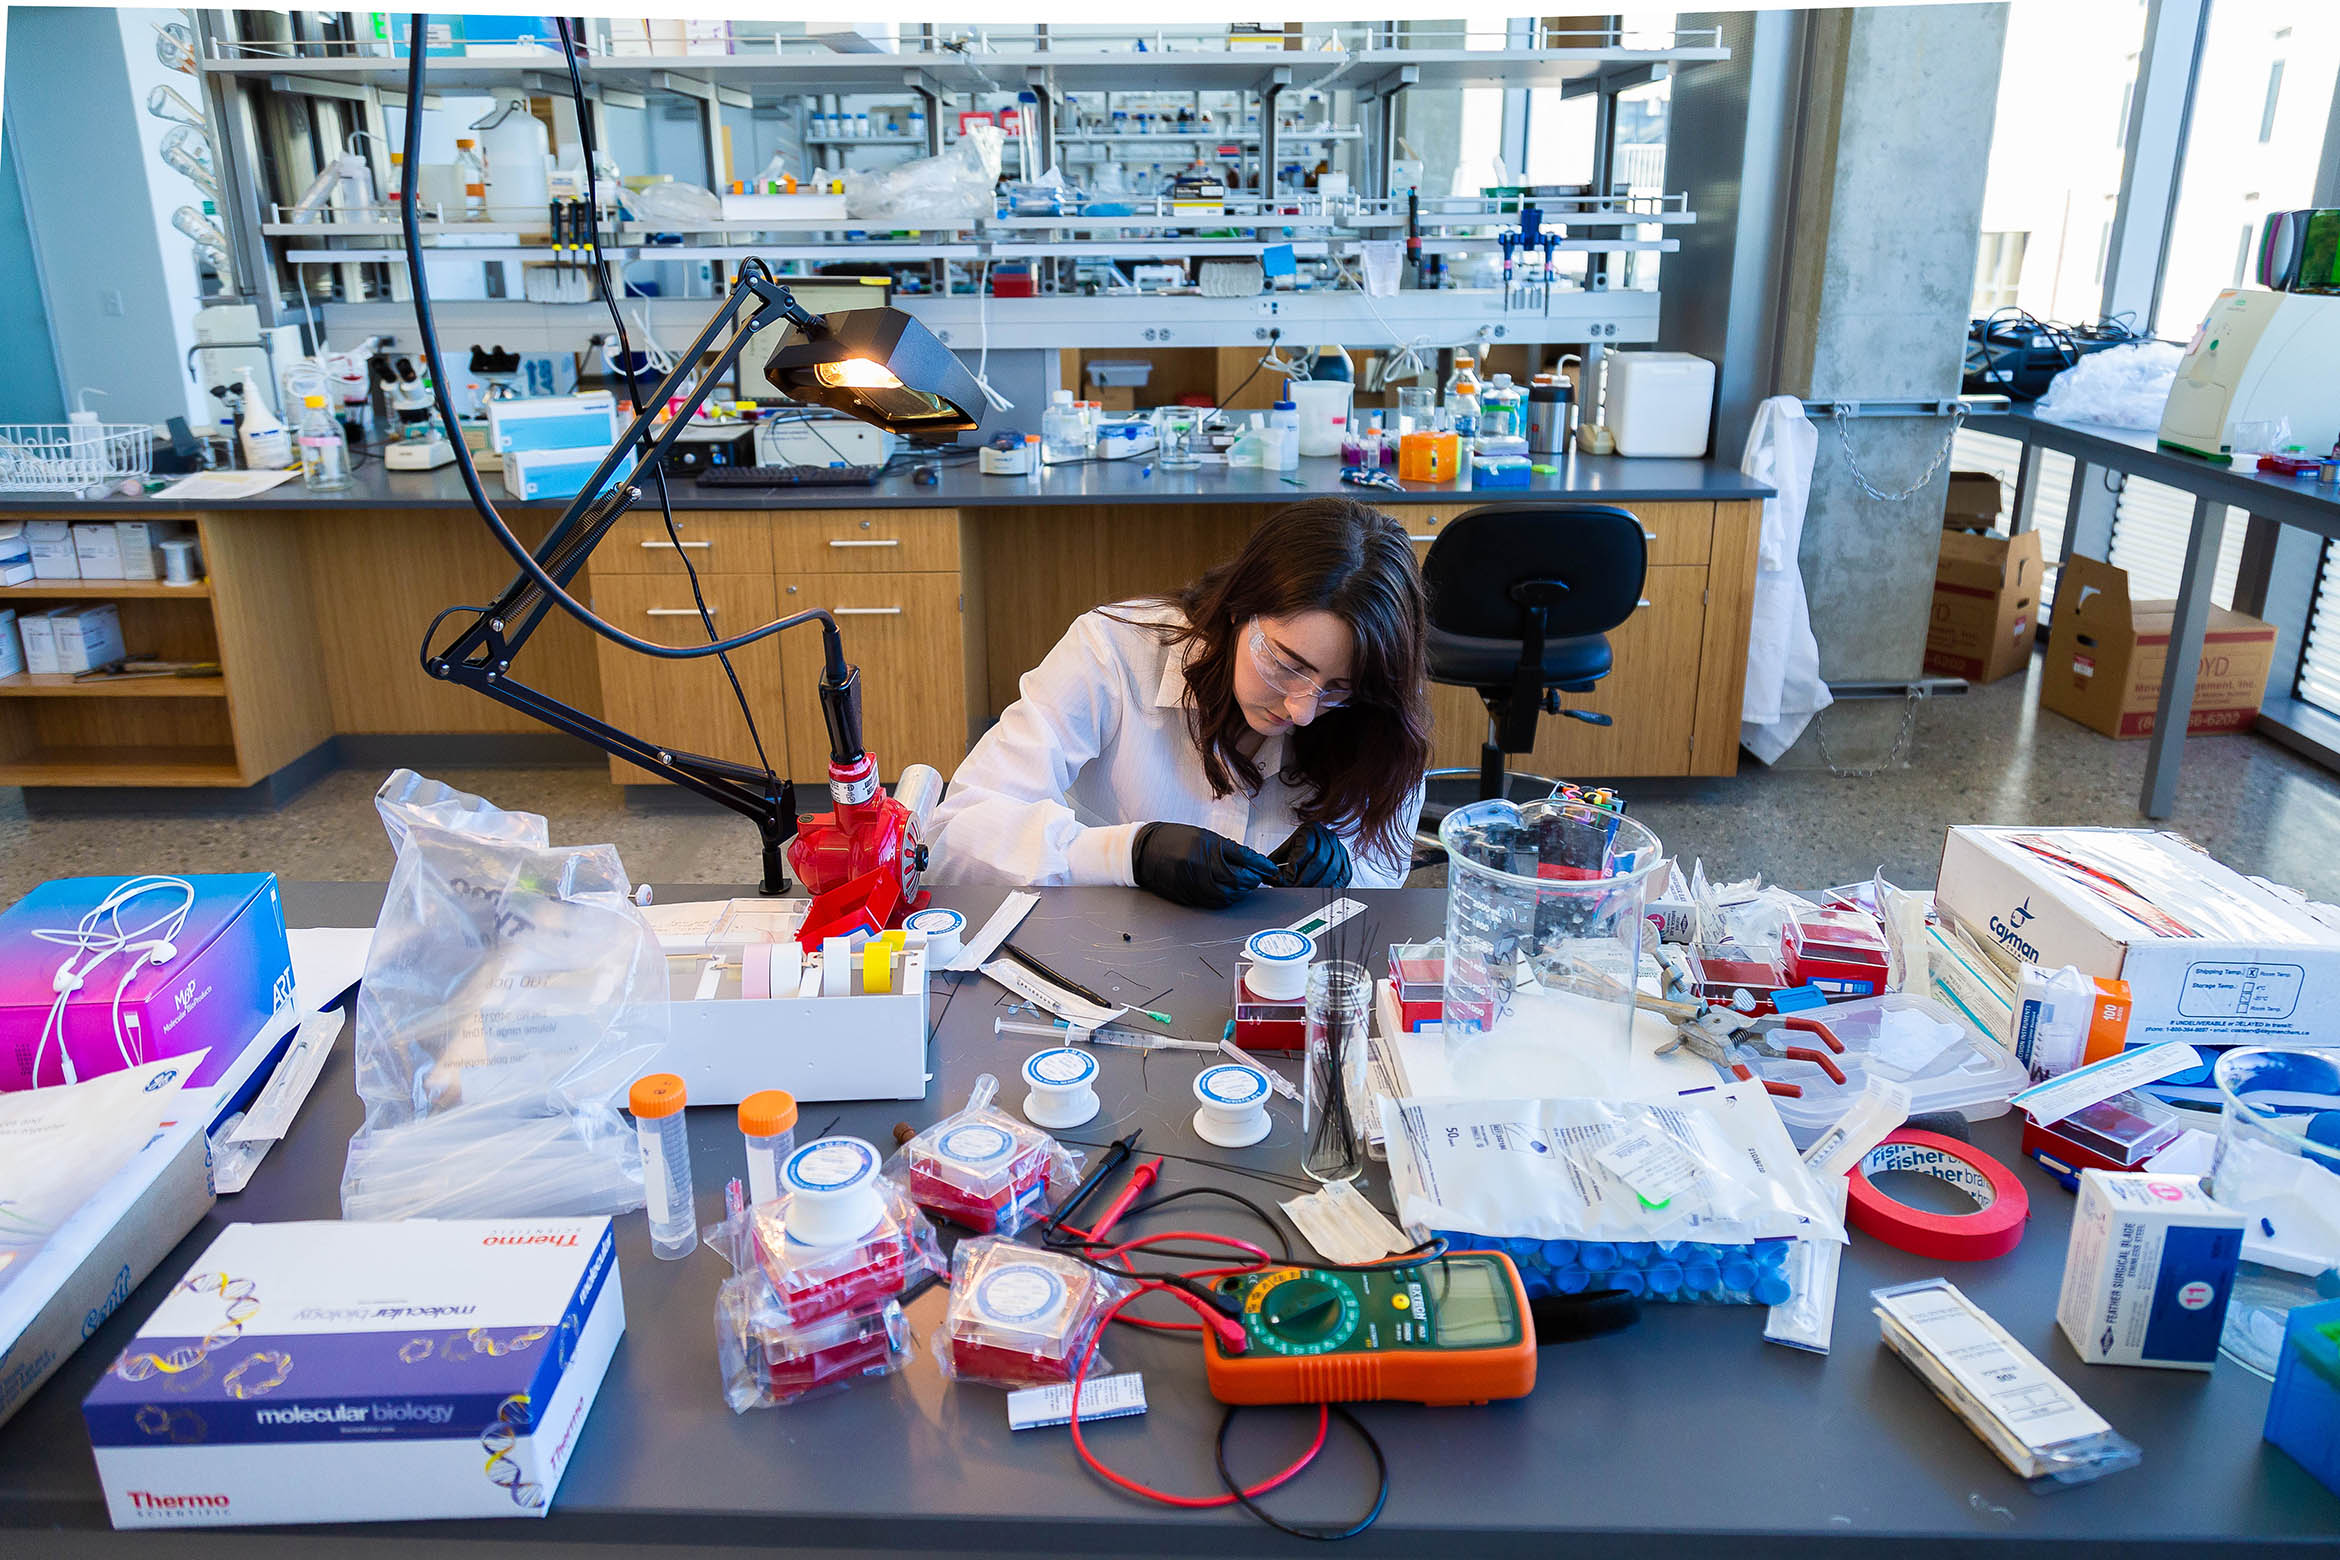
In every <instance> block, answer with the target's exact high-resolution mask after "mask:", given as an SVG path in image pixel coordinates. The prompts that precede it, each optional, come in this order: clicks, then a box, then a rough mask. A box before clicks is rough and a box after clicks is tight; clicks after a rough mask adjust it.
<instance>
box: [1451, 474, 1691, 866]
mask: <svg viewBox="0 0 2340 1560" xmlns="http://www.w3.org/2000/svg"><path fill="white" fill-rule="evenodd" d="M1648 568H1649V540H1648V533H1647V532H1645V531H1643V530H1642V528H1641V522H1640V521H1639V520H1637V519H1635V518H1634V517H1633V516H1632V515H1630V514H1627V513H1626V512H1625V511H1624V510H1622V509H1616V508H1612V507H1611V506H1609V505H1606V504H1554V505H1549V506H1544V505H1537V506H1529V505H1524V504H1523V505H1506V506H1504V507H1502V508H1499V509H1498V508H1488V509H1474V510H1471V511H1470V512H1469V513H1467V514H1462V515H1457V516H1456V517H1455V518H1454V520H1453V521H1452V522H1451V523H1450V524H1449V525H1448V526H1447V527H1446V528H1445V529H1444V530H1443V531H1441V532H1439V533H1438V539H1437V540H1436V541H1434V542H1432V543H1431V544H1430V551H1429V553H1428V555H1427V556H1425V557H1424V558H1423V560H1422V577H1423V581H1424V583H1425V584H1426V585H1427V586H1428V588H1429V593H1430V632H1429V660H1430V680H1431V681H1432V682H1434V683H1445V684H1447V685H1448V686H1450V687H1458V688H1476V689H1478V690H1479V697H1480V698H1481V699H1482V700H1484V701H1485V702H1486V705H1487V740H1486V741H1485V742H1484V743H1483V744H1481V746H1480V748H1479V769H1478V776H1479V799H1480V800H1482V801H1485V800H1489V799H1491V798H1494V797H1498V796H1502V795H1504V794H1505V791H1506V787H1507V786H1508V784H1509V782H1510V780H1511V779H1512V776H1511V775H1510V773H1509V772H1508V771H1507V769H1506V767H1505V763H1504V759H1505V755H1507V754H1512V753H1526V752H1530V751H1532V750H1533V749H1534V747H1535V745H1536V717H1537V716H1538V715H1540V714H1553V715H1566V716H1569V717H1570V718H1572V719H1575V720H1581V721H1585V722H1587V723H1589V724H1591V725H1595V726H1606V725H1608V724H1609V723H1610V722H1609V717H1608V716H1606V715H1603V714H1600V713H1599V712H1597V711H1593V710H1574V709H1564V708H1563V707H1562V706H1561V703H1560V696H1561V695H1562V694H1564V693H1589V692H1591V691H1592V686H1593V684H1594V683H1596V682H1598V681H1600V680H1601V679H1602V678H1603V677H1606V676H1607V675H1608V674H1609V664H1610V656H1609V640H1608V634H1609V631H1610V630H1611V629H1613V628H1615V627H1616V626H1617V625H1618V624H1620V623H1622V622H1624V621H1625V620H1626V619H1627V618H1629V617H1631V616H1632V615H1633V610H1634V608H1636V607H1638V606H1640V605H1641V604H1642V600H1641V587H1642V581H1643V579H1644V577H1645V576H1646V574H1647V572H1648ZM1470 773H1471V771H1470V770H1468V769H1433V770H1431V771H1430V778H1431V779H1433V780H1439V779H1453V778H1457V777H1460V776H1463V775H1468V774H1470ZM1521 778H1524V779H1528V780H1533V781H1535V782H1536V783H1537V784H1538V786H1539V787H1541V788H1543V789H1546V790H1548V789H1550V787H1551V784H1552V782H1551V781H1550V780H1548V779H1545V778H1544V777H1542V776H1539V775H1525V776H1522V777H1521ZM1424 823H1425V824H1426V825H1427V826H1428V827H1427V828H1426V830H1425V833H1424V836H1423V838H1422V843H1424V844H1426V845H1435V844H1436V843H1437V835H1436V830H1435V824H1434V823H1432V822H1431V817H1430V812H1429V810H1427V809H1426V810H1425V812H1424Z"/></svg>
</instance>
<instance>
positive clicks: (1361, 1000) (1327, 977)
mask: <svg viewBox="0 0 2340 1560" xmlns="http://www.w3.org/2000/svg"><path fill="white" fill-rule="evenodd" d="M1372 1011H1373V976H1372V974H1371V972H1370V971H1368V970H1367V969H1366V968H1365V966H1364V965H1362V964H1356V963H1352V962H1349V961H1347V960H1339V961H1332V962H1327V963H1323V964H1318V965H1315V966H1314V967H1312V968H1311V969H1310V970H1309V972H1308V1008H1307V1012H1308V1042H1307V1043H1308V1050H1307V1056H1306V1064H1305V1067H1304V1073H1305V1077H1306V1092H1305V1093H1304V1094H1303V1095H1302V1096H1301V1108H1300V1116H1301V1127H1302V1130H1301V1140H1302V1151H1301V1152H1302V1157H1301V1160H1300V1168H1301V1170H1302V1171H1304V1172H1306V1174H1307V1175H1308V1176H1309V1177H1310V1178H1311V1179H1312V1180H1317V1181H1322V1182H1325V1183H1326V1184H1327V1185H1329V1184H1331V1183H1332V1182H1334V1181H1353V1180H1355V1179H1356V1178H1357V1177H1358V1176H1360V1175H1362V1174H1364V1173H1365V1133H1364V1129H1363V1128H1362V1127H1361V1126H1360V1125H1359V1122H1358V1119H1357V1118H1358V1113H1359V1112H1360V1111H1362V1110H1363V1109H1365V1106H1366V1093H1367V1091H1366V1088H1365V1036H1366V1031H1367V1029H1368V1027H1369V1015H1370V1014H1371V1013H1372Z"/></svg>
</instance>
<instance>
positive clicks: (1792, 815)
mask: <svg viewBox="0 0 2340 1560" xmlns="http://www.w3.org/2000/svg"><path fill="white" fill-rule="evenodd" d="M2037 675H2038V667H2037V663H2036V661H2035V662H2034V664H2033V668H2032V670H2031V672H2030V673H2029V674H2027V675H2026V676H2024V677H2020V678H2009V679H2007V680H2005V681H2003V682H2001V683H1998V684H1996V685H1994V686H1992V687H1989V688H1984V689H1978V690H1976V691H1974V692H1973V693H1970V694H1968V695H1966V696H1964V697H1962V698H1950V699H1941V700H1936V701H1934V702H1932V703H1931V704H1929V705H1927V706H1926V707H1924V709H1923V710H1922V711H1921V712H1920V714H1919V717H1918V720H1917V723H1916V730H1915V736H1914V743H1913V747H1912V753H1911V762H1910V763H1909V765H1908V766H1907V767H1903V768H1899V769H1895V770H1893V771H1890V772H1888V773H1885V774H1881V775H1878V776H1875V777H1874V778H1870V779H1863V780H1847V779H1838V778H1836V777H1834V776H1832V775H1829V774H1828V773H1826V772H1825V771H1820V770H1766V769H1764V768H1763V767H1762V766H1761V765H1758V764H1756V763H1754V762H1753V761H1752V760H1747V761H1746V763H1745V767H1744V769H1743V770H1742V772H1741V773H1740V775H1739V776H1738V777H1737V778H1736V779H1733V780H1722V781H1702V782H1688V783H1684V782H1671V783H1644V784H1642V785H1639V786H1633V785H1628V786H1627V788H1626V789H1627V794H1628V796H1629V798H1630V799H1631V807H1632V811H1633V813H1634V815H1635V816H1636V817H1638V818H1640V819H1641V820H1642V821H1643V822H1645V823H1646V824H1648V826H1649V827H1650V828H1651V829H1653V830H1655V831H1656V833H1657V835H1658V837H1659V838H1660V839H1661V840H1662V841H1664V843H1665V845H1666V846H1667V848H1668V849H1669V850H1670V851H1671V852H1673V853H1675V854H1678V855H1679V856H1681V857H1682V858H1684V860H1685V861H1687V860H1688V858H1690V857H1693V856H1696V857H1700V858H1702V859H1703V860H1704V861H1705V862H1706V865H1707V869H1708V871H1709V873H1711V874H1715V875H1718V876H1724V877H1740V876H1745V875H1747V874H1750V873H1753V872H1761V873H1762V874H1763V875H1764V876H1765V878H1766V879H1768V880H1770V881H1773V882H1781V883H1787V884H1790V885H1795V886H1808V887H1818V886H1824V885H1827V884H1832V883H1842V882H1846V881H1848V880H1851V879H1855V878H1865V877H1867V876H1868V875H1869V874H1870V873H1872V872H1875V871H1877V870H1879V869H1880V868H1881V869H1882V870H1883V871H1884V874H1885V876H1886V877H1887V878H1888V879H1889V880H1891V881H1893V882H1895V883H1899V884H1902V885H1903V886H1908V887H1923V886H1930V885H1931V884H1932V883H1933V881H1934V873H1935V866H1936V863H1937V861H1938V860H1939V857H1940V853H1941V844H1942V831H1943V829H1944V828H1945V827H1946V826H1947V825H1950V824H1954V823H2003V824H2043V825H2044V824H2112V825H2120V826H2126V827H2134V826H2136V825H2137V824H2139V823H2140V822H2141V821H2142V820H2141V819H2140V818H2139V816H2138V813H2137V793H2138V786H2139V784H2140V782H2141V779H2142V776H2143V772H2144V764H2145V744H2144V743H2142V742H2113V741H2111V740H2108V739H2106V738H2104V737H2100V736H2098V735H2097V734H2095V733H2094V732H2091V731H2089V730H2087V729H2085V728H2083V727H2081V726H2078V725H2076V724H2074V723H2073V722H2071V721H2068V720H2066V719H2064V718H2063V717H2062V716H2059V715H2051V714H2047V713H2044V712H2042V711H2041V710H2040V709H2039V708H2038V704H2037V695H2036V690H2035V688H2034V682H2035V680H2036V678H2037ZM436 778H439V779H442V780H445V781H447V782H448V783H449V784H451V785H455V786H459V787H461V788H463V789H465V790H469V791H476V792H478V793H479V794H481V795H483V796H486V797H488V798H489V799H490V800H492V801H494V802H497V803H498V804H500V805H503V806H506V807H514V808H524V809H527V810H530V811H534V812H541V813H543V814H545V815H546V817H547V818H548V819H549V820H550V822H551V828H552V837H553V839H554V840H555V841H558V842H586V841H590V842H595V843H598V842H602V841H608V842H611V843H614V844H615V845H616V846H617V847H618V851H619V855H620V857H621V859H622V860H623V861H624V863H625V865H626V869H627V872H628V874H629V875H630V876H631V877H633V878H634V880H635V881H637V882H648V883H736V882H741V881H744V880H750V879H752V878H753V877H754V875H755V860H756V852H755V831H754V830H753V829H752V828H750V827H749V826H748V825H747V824H746V823H745V822H744V821H741V820H737V819H734V818H732V817H731V816H730V815H728V814H725V813H721V812H717V811H714V810H712V809H708V810H705V811H700V810H696V808H695V807H694V808H693V809H691V810H663V809H662V810H657V811H645V810H639V809H633V810H629V809H628V808H627V806H626V805H625V802H624V800H623V795H622V793H621V792H620V791H619V790H618V788H617V787H615V786H612V785H611V784H610V783H609V778H608V771H607V769H606V768H604V767H602V766H599V765H595V766H591V767H576V768H529V769H518V768H514V769H454V770H446V771H443V772H439V773H438V774H437V775H436ZM380 780H381V776H380V774H378V773H375V772H372V771H366V772H359V771H355V770H345V771H343V772H341V773H338V774H334V775H331V776H328V777H327V778H326V779H324V780H322V781H320V782H319V783H318V784H316V785H315V786H313V787H311V788H310V789H309V790H307V791H306V792H304V793H302V794H301V795H300V796H299V797H297V798H295V799H294V800H293V801H292V802H290V803H289V804H287V805H286V806H285V807H283V808H282V809H280V810H279V811H277V812H275V813H273V814H267V815H261V816H246V817H184V816H160V815H154V816H127V817H123V816H116V817H93V818H37V819H36V818H29V817H27V816H26V813H25V810H24V803H23V796H22V793H20V792H17V791H14V790H8V789H0V904H6V903H9V902H12V901H13V900H14V899H15V898H17V896H19V895H21V894H22V893H24V892H25V891H26V890H27V889H29V888H31V887H32V886H33V885H34V884H36V883H39V882H41V881H43V880H45V879H48V878H52V877H65V876H73V875H80V874H96V873H132V872H153V871H170V872H234V871H253V870H259V869H269V870H273V871H275V872H276V873H277V874H278V875H279V876H280V877H282V878H284V879H286V880H287V881H295V882H363V881H368V880H375V879H380V878H383V877H386V876H387V875H388V874H389V871H390V849H389V845H388V843H387V841H386V840H385V838H384V836H383V833H382V829H381V825H380V823H379V821H378V820H377V819H376V817H375V815H374V809H373V806H372V796H373V792H374V788H375V787H376V785H378V784H379V783H380ZM2182 781H2183V783H2182V785H2181V788H2180V791H2179V797H2178V806H2177V811H2176V813H2175V814H2174V815H2173V816H2172V817H2171V818H2170V819H2168V820H2167V822H2166V824H2165V825H2164V826H2165V827H2168V828H2172V829H2176V830H2178V831H2180V832H2182V833H2185V834H2187V835H2189V836H2191V837H2192V838H2193V839H2195V840H2196V841H2198V842H2199V843H2200V844H2202V845H2203V846H2205V847H2206V848H2207V849H2209V850H2210V852H2211V853H2212V854H2214V855H2216V856H2218V857H2219V858H2220V859H2222V860H2224V861H2226V862H2228V863H2229V864H2230V865H2232V866H2234V867H2236V868H2238V869H2240V870H2241V871H2244V872H2248V873H2254V874H2259V875H2263V876H2266V877H2270V878H2273V879H2275V880H2277V881H2280V882H2287V883H2290V884H2292V885H2293V886H2295V887H2297V888H2299V889H2301V890H2303V891H2304V892H2306V893H2308V894H2309V895H2311V896H2313V897H2315V898H2319V899H2326V900H2340V779H2335V777H2334V776H2333V775H2331V774H2329V773H2328V772H2326V771H2325V770H2323V769H2321V768H2318V767H2316V766H2315V765H2312V764H2310V763H2308V762H2306V761H2305V760H2303V759H2300V758H2297V757H2295V756H2293V755H2292V754H2291V753H2289V752H2287V751H2285V750H2284V749H2282V748H2279V747H2277V746H2276V745H2274V744H2273V743H2271V742H2268V741H2266V740H2264V739H2262V738H2259V737H2253V736H2205V737H2195V738H2192V739H2191V740H2189V741H2188V742H2187V744H2186V755H2185V765H2184V769H2183V771H2182ZM1434 870H1435V869H1434Z"/></svg>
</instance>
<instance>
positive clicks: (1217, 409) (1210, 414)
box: [1197, 329, 1284, 431]
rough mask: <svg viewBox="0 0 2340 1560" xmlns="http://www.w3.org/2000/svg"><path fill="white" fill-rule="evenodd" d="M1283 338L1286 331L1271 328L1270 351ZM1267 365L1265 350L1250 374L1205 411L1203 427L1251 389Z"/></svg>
mask: <svg viewBox="0 0 2340 1560" xmlns="http://www.w3.org/2000/svg"><path fill="white" fill-rule="evenodd" d="M1283 339H1284V333H1283V332H1282V331H1281V330H1274V329H1271V330H1270V331H1269V332H1268V352H1273V351H1275V350H1276V347H1277V346H1278V344H1279V343H1281V342H1282V341H1283ZM1265 367H1267V353H1266V352H1263V353H1261V354H1260V356H1259V361H1258V362H1256V363H1254V364H1252V365H1251V372H1250V373H1248V374H1245V375H1244V376H1243V378H1242V379H1241V380H1239V381H1237V383H1236V385H1235V388H1234V389H1232V390H1230V391H1228V392H1227V393H1226V394H1225V395H1223V396H1221V397H1220V398H1219V404H1218V405H1216V406H1214V407H1212V408H1211V409H1210V410H1209V411H1207V412H1205V413H1203V419H1202V427H1204V428H1207V427H1209V426H1210V424H1211V419H1212V418H1214V417H1216V416H1218V415H1219V414H1220V413H1221V412H1223V411H1225V410H1226V409H1227V403H1228V402H1229V401H1232V400H1234V399H1235V398H1236V397H1237V396H1239V395H1241V394H1242V393H1243V392H1244V391H1246V390H1248V389H1250V388H1251V382H1252V381H1253V380H1254V379H1257V378H1258V377H1259V371H1260V370H1261V369H1263V368H1265ZM1197 431H1200V430H1199V429H1198V430H1197Z"/></svg>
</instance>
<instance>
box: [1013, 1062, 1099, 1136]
mask: <svg viewBox="0 0 2340 1560" xmlns="http://www.w3.org/2000/svg"><path fill="white" fill-rule="evenodd" d="M1096 1078H1097V1059H1096V1058H1095V1057H1094V1056H1091V1055H1090V1054H1089V1053H1088V1052H1086V1051H1083V1050H1080V1049H1078V1048H1077V1047H1074V1046H1069V1045H1059V1046H1051V1047H1050V1048H1049V1049H1047V1050H1045V1051H1034V1052H1033V1053H1032V1054H1031V1055H1030V1056H1028V1057H1026V1058H1025V1059H1024V1083H1025V1085H1026V1087H1028V1088H1029V1089H1030V1090H1031V1092H1030V1093H1029V1094H1027V1095H1025V1096H1024V1118H1025V1119H1026V1120H1027V1121H1029V1122H1031V1123H1032V1125H1034V1126H1036V1127H1046V1128H1048V1129H1049V1130H1051V1131H1062V1130H1064V1129H1065V1128H1068V1127H1077V1126H1079V1125H1081V1124H1082V1123H1083V1122H1085V1121H1088V1120H1090V1119H1091V1118H1092V1117H1094V1116H1095V1115H1096V1114H1097V1110H1098V1105H1097V1091H1096V1089H1095V1088H1093V1087H1092V1085H1093V1084H1094V1083H1095V1081H1096Z"/></svg>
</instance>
